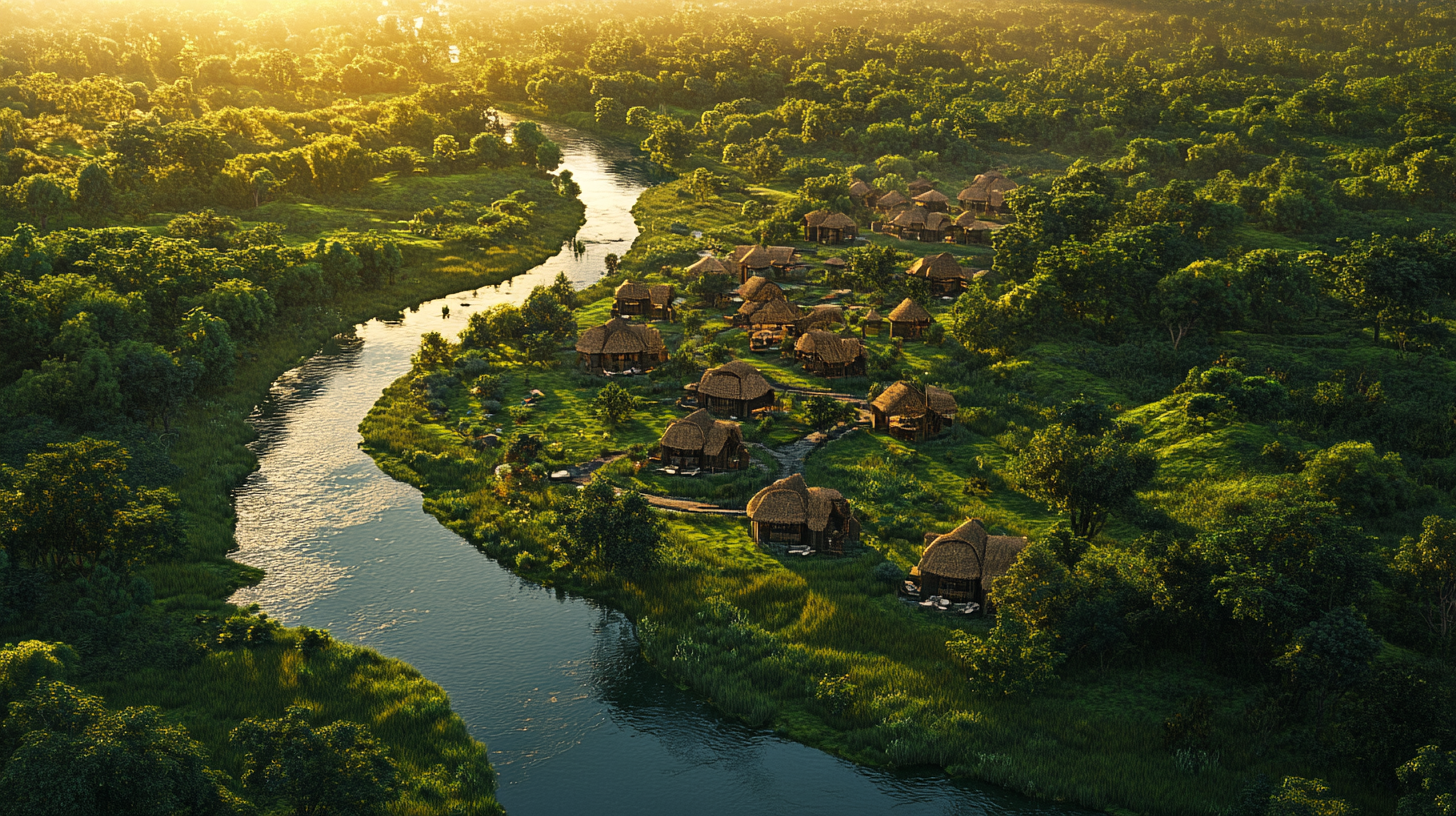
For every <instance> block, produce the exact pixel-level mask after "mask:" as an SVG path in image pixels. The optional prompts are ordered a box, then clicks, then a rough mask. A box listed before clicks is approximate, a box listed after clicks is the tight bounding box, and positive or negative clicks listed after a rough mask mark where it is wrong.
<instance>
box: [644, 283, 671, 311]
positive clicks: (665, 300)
mask: <svg viewBox="0 0 1456 816" xmlns="http://www.w3.org/2000/svg"><path fill="white" fill-rule="evenodd" d="M647 294H648V296H649V297H651V298H652V302H653V304H655V305H657V306H671V305H672V300H673V298H675V297H677V290H676V289H674V288H673V286H672V284H670V283H657V284H653V285H652V286H651V287H650V288H648V290H647Z"/></svg>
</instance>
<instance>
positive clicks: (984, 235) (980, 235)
mask: <svg viewBox="0 0 1456 816" xmlns="http://www.w3.org/2000/svg"><path fill="white" fill-rule="evenodd" d="M1005 226H1006V225H1005V224H997V223H996V222H994V221H982V220H981V219H979V218H977V217H976V213H974V212H969V211H967V212H963V213H961V214H960V215H958V216H956V220H955V223H954V224H952V225H951V228H950V235H951V238H952V239H954V240H955V242H956V243H958V244H989V243H991V234H992V233H994V232H995V231H996V230H999V229H1002V228H1004V227H1005Z"/></svg>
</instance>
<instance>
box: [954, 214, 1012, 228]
mask: <svg viewBox="0 0 1456 816" xmlns="http://www.w3.org/2000/svg"><path fill="white" fill-rule="evenodd" d="M955 224H956V226H957V227H960V228H961V229H967V230H998V229H1001V228H1002V227H1004V226H1006V225H1005V224H997V223H996V222H994V221H981V220H979V219H977V218H976V214H975V213H973V212H963V213H961V214H960V215H958V216H956V220H955Z"/></svg>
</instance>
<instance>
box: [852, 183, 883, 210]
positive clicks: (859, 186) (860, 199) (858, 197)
mask: <svg viewBox="0 0 1456 816" xmlns="http://www.w3.org/2000/svg"><path fill="white" fill-rule="evenodd" d="M879 192H880V191H879V190H876V189H875V188H873V187H871V186H869V185H868V184H865V183H864V182H863V181H860V180H859V179H855V180H854V181H853V182H851V183H850V185H849V197H850V198H852V199H854V200H855V202H856V203H859V204H863V205H864V206H866V207H868V206H871V205H873V204H874V203H875V196H876V195H878V194H879Z"/></svg>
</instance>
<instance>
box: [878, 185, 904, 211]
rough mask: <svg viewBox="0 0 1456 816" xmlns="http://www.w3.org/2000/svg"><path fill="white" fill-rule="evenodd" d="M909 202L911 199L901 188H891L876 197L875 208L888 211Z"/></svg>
mask: <svg viewBox="0 0 1456 816" xmlns="http://www.w3.org/2000/svg"><path fill="white" fill-rule="evenodd" d="M909 203H910V199H908V198H906V197H905V194H904V193H902V192H900V191H899V190H889V191H887V192H885V193H882V194H880V196H879V197H878V198H876V199H875V209H876V210H879V211H880V212H883V213H888V212H891V211H892V210H895V209H897V208H899V207H904V206H906V205H908V204H909Z"/></svg>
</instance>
